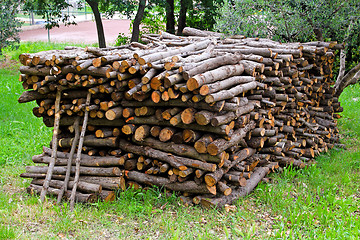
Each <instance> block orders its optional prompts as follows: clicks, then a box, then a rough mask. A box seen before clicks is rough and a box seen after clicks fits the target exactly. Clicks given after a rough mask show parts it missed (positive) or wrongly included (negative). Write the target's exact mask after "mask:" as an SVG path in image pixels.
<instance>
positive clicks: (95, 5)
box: [85, 0, 106, 48]
mask: <svg viewBox="0 0 360 240" xmlns="http://www.w3.org/2000/svg"><path fill="white" fill-rule="evenodd" d="M85 2H86V3H87V4H89V6H90V7H91V10H92V12H93V14H94V18H95V23H96V31H97V35H98V43H99V47H100V48H106V42H105V34H104V27H103V24H102V20H101V14H100V11H99V1H98V0H85Z"/></svg>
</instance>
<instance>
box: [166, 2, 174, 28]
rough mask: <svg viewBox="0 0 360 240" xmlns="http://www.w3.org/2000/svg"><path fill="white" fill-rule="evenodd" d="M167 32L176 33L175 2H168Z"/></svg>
mask: <svg viewBox="0 0 360 240" xmlns="http://www.w3.org/2000/svg"><path fill="white" fill-rule="evenodd" d="M165 9H166V32H168V33H172V34H174V33H175V15H174V11H175V6H174V0H166V6H165Z"/></svg>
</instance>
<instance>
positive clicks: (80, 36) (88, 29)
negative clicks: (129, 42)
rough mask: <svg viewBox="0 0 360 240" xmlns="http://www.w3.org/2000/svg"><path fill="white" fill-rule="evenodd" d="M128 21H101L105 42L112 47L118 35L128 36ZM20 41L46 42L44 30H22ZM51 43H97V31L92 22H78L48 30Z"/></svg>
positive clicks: (46, 35)
mask: <svg viewBox="0 0 360 240" xmlns="http://www.w3.org/2000/svg"><path fill="white" fill-rule="evenodd" d="M130 22H131V21H130V20H103V26H104V32H105V40H106V42H107V43H108V44H110V45H112V44H114V43H115V40H116V38H117V36H118V34H119V33H124V34H125V35H129V34H130V32H129V26H130ZM20 39H21V41H32V42H36V41H47V40H48V32H47V30H46V29H45V28H38V29H31V30H24V31H22V32H21V33H20ZM50 41H51V42H72V43H89V44H90V43H97V41H98V40H97V31H96V25H95V22H94V21H85V22H79V23H78V24H77V25H71V26H63V25H62V26H60V27H59V28H54V29H51V30H50Z"/></svg>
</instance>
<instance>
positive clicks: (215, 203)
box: [201, 167, 269, 208]
mask: <svg viewBox="0 0 360 240" xmlns="http://www.w3.org/2000/svg"><path fill="white" fill-rule="evenodd" d="M268 172H269V168H268V167H260V168H258V169H257V170H256V171H255V172H254V173H253V174H252V175H251V178H250V179H249V180H248V181H247V184H246V186H245V187H239V188H237V189H235V190H233V191H232V193H231V194H230V195H228V196H224V197H219V198H203V199H201V205H203V206H204V207H218V208H222V207H224V206H225V204H231V203H232V202H233V201H235V200H237V199H239V198H240V197H244V196H246V195H248V194H249V193H250V192H251V191H253V190H254V188H255V187H256V186H257V185H258V183H259V182H260V181H261V179H263V178H264V177H265V176H266V174H267V173H268Z"/></svg>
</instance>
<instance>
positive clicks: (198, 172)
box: [19, 28, 343, 207]
mask: <svg viewBox="0 0 360 240" xmlns="http://www.w3.org/2000/svg"><path fill="white" fill-rule="evenodd" d="M184 34H187V35H189V36H186V37H179V36H175V35H171V34H169V33H161V34H152V35H145V36H143V38H142V40H143V41H144V42H146V43H147V45H143V44H140V43H132V44H130V45H125V46H121V47H114V48H106V49H98V48H93V47H87V48H85V49H83V48H77V47H68V48H66V49H65V50H61V51H58V50H54V51H45V52H39V53H36V54H22V55H20V61H21V63H22V64H23V65H24V66H22V67H21V68H20V72H21V74H20V78H19V80H20V81H21V82H22V84H23V87H24V89H25V90H29V91H25V92H24V93H23V94H22V95H21V96H20V98H19V102H20V103H24V102H30V101H36V103H37V105H38V106H37V107H35V108H34V109H33V113H34V115H35V116H37V117H42V118H43V121H44V123H45V125H46V126H47V127H53V126H55V127H54V137H53V140H52V143H51V145H52V148H51V149H50V148H46V147H44V151H43V153H42V154H40V155H36V156H34V157H33V158H32V160H33V162H34V163H40V164H43V165H41V166H28V167H26V172H25V173H23V174H22V175H21V176H22V177H27V178H33V180H32V182H31V185H30V186H29V191H34V192H39V193H40V192H42V193H43V195H44V194H50V195H56V196H58V198H59V201H60V200H61V198H63V197H65V198H68V199H71V198H72V200H73V201H78V202H89V201H93V200H95V199H97V198H99V197H100V198H102V199H104V200H111V199H113V198H114V190H116V189H119V188H120V189H123V190H125V189H126V188H127V187H128V186H132V187H135V188H138V187H145V186H148V185H157V186H164V187H165V188H166V189H169V190H172V191H176V192H181V194H182V196H181V200H182V201H183V202H184V204H186V205H189V204H202V205H204V206H218V207H221V206H224V205H225V204H231V203H232V202H233V201H234V200H236V199H238V198H239V197H241V196H245V195H246V194H248V193H249V192H250V191H252V190H253V189H254V188H255V187H256V186H257V184H258V183H259V182H260V181H265V182H267V181H268V178H267V177H266V175H267V174H268V173H269V172H272V171H275V169H277V168H279V166H280V167H281V166H288V165H294V166H296V167H299V168H304V167H306V166H307V165H309V164H310V163H312V161H313V159H314V157H315V156H317V155H319V154H320V153H322V152H326V151H328V149H330V148H332V147H333V146H335V145H336V144H338V129H337V127H336V124H337V119H338V118H339V117H340V116H339V115H338V114H337V112H341V111H342V107H341V106H340V103H339V102H338V99H337V98H336V97H334V95H333V93H334V89H333V88H332V85H333V84H334V80H333V72H332V68H333V63H334V60H335V56H334V52H335V51H336V50H337V49H341V48H343V45H341V44H337V43H336V42H309V43H288V44H285V43H282V44H281V43H279V42H274V41H271V40H268V39H258V38H244V37H241V36H234V37H231V38H224V37H223V36H221V35H219V34H217V33H211V32H203V31H199V30H196V29H191V28H185V30H184ZM81 124H82V126H81ZM75 151H77V153H75ZM74 199H75V200H74Z"/></svg>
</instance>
